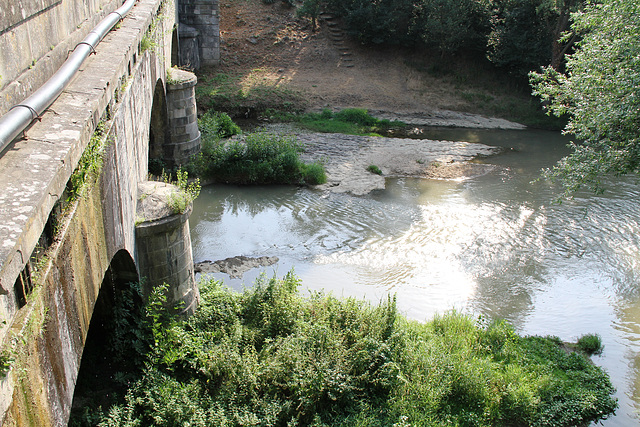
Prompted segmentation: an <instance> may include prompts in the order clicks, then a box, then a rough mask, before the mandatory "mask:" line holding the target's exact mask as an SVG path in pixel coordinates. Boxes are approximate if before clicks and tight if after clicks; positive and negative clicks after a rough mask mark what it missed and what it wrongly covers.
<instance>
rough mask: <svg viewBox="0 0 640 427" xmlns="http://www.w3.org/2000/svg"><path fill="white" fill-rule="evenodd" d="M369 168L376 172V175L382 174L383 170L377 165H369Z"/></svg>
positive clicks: (370, 170)
mask: <svg viewBox="0 0 640 427" xmlns="http://www.w3.org/2000/svg"><path fill="white" fill-rule="evenodd" d="M367 170H368V171H369V172H371V173H375V174H376V175H382V170H381V169H380V168H379V167H378V166H376V165H369V166H367Z"/></svg>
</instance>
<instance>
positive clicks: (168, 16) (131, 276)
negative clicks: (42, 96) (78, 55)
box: [0, 0, 218, 426]
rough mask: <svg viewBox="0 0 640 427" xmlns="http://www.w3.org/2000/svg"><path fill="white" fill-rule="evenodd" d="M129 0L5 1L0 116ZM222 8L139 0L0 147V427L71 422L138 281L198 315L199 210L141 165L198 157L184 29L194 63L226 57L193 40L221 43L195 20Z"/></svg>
mask: <svg viewBox="0 0 640 427" xmlns="http://www.w3.org/2000/svg"><path fill="white" fill-rule="evenodd" d="M122 3H123V0H0V54H1V56H0V115H3V117H4V115H6V113H7V112H9V111H11V110H13V109H14V108H16V107H13V106H14V105H17V104H20V103H21V102H22V100H23V99H24V98H26V97H27V96H29V95H31V94H32V93H33V92H34V91H35V90H36V89H37V88H38V87H40V86H41V85H42V84H43V83H45V82H46V81H47V79H49V78H50V77H51V76H52V75H54V74H55V72H56V70H57V69H58V68H59V67H60V66H61V65H62V64H63V63H65V60H66V58H67V56H69V52H71V51H72V50H74V47H75V48H76V49H77V46H80V45H82V44H83V43H84V44H86V43H85V42H84V41H83V38H84V37H85V36H86V37H88V35H91V33H92V29H93V28H94V27H96V25H98V24H99V23H100V22H102V20H103V19H104V18H105V17H107V16H110V15H111V14H112V13H113V11H114V10H116V9H118V8H120V7H121V6H122ZM216 10H217V0H215V2H214V1H212V0H182V3H180V4H179V5H176V4H175V2H174V0H137V1H136V2H135V5H134V6H133V7H132V8H131V10H130V11H129V13H128V14H127V15H125V16H124V17H122V19H119V18H118V20H119V22H118V23H117V24H116V25H115V26H114V27H113V28H112V29H111V30H110V31H109V33H108V34H107V35H106V36H105V37H104V39H103V40H102V41H101V42H100V44H99V45H97V46H96V47H95V48H94V47H92V50H94V52H93V54H91V55H90V56H89V57H88V58H87V59H86V60H85V61H84V63H83V64H82V66H81V67H80V70H79V71H78V72H77V73H76V74H75V76H74V77H73V79H72V80H71V81H70V83H69V84H68V86H66V88H65V89H64V91H63V92H62V93H61V94H60V95H59V96H58V97H57V99H56V100H55V101H54V102H53V104H51V105H50V106H49V107H48V108H46V110H45V111H44V112H43V113H42V114H36V112H34V111H33V108H31V107H28V108H29V109H30V110H31V111H32V112H33V113H34V114H33V115H34V117H33V118H34V120H33V123H32V124H31V125H30V126H29V127H28V128H27V129H26V130H25V131H24V132H23V133H22V134H21V135H19V136H18V137H16V138H15V139H13V140H12V141H10V143H9V144H8V145H6V146H4V147H2V153H1V156H2V157H0V322H1V323H0V424H2V425H7V426H9V425H19V426H23V425H25V426H26V425H30V426H48V425H66V424H67V420H68V417H69V412H70V408H71V403H72V399H73V394H74V387H75V384H76V380H77V376H78V370H79V366H80V362H81V360H82V353H83V348H84V343H85V341H86V338H87V333H88V330H89V327H90V324H91V320H92V315H93V312H94V308H95V305H96V301H97V299H98V295H99V293H100V292H103V293H104V292H110V293H115V292H118V290H119V289H120V286H121V284H123V283H126V282H129V281H135V280H139V279H141V278H145V279H146V283H147V286H149V287H150V286H154V285H155V284H160V283H163V282H167V283H169V284H170V286H171V288H170V299H173V300H175V301H183V302H184V303H185V310H193V309H194V307H195V305H196V304H197V299H198V295H197V288H196V287H195V285H194V280H193V262H192V258H191V243H190V238H189V226H188V216H189V213H190V207H187V208H186V209H184V210H176V209H175V208H171V207H170V206H168V205H167V203H166V201H167V198H166V197H164V199H163V195H162V194H163V191H165V190H166V189H167V187H166V185H165V184H162V183H153V182H149V181H148V165H149V162H150V159H151V161H156V162H163V163H164V164H165V166H167V167H169V168H171V167H175V166H177V165H179V164H181V163H183V162H185V161H186V160H188V158H189V156H190V155H191V154H193V153H194V152H197V151H198V150H199V141H200V137H199V135H200V134H199V131H198V129H197V119H196V108H195V94H194V86H195V75H193V74H191V73H189V72H186V71H182V70H179V69H176V68H172V65H173V64H177V63H179V61H180V56H181V55H180V52H181V50H180V49H179V48H178V44H179V38H178V29H179V25H178V22H179V20H180V21H183V22H187V23H189V24H190V27H189V29H190V31H189V32H187V33H186V34H187V36H186V37H187V38H186V39H185V49H186V50H185V51H186V52H187V53H188V54H189V55H193V54H194V51H195V52H197V51H199V52H200V54H199V56H198V55H196V59H197V60H196V61H193V60H189V61H187V62H186V63H187V65H188V64H193V63H194V62H197V63H198V64H199V63H202V64H204V65H207V64H214V63H215V62H216V61H217V55H218V53H217V46H216V43H217V41H215V40H214V41H211V40H212V39H211V37H209V38H207V37H200V36H199V34H206V33H208V32H211V34H213V33H215V32H216V31H217V21H215V22H213V23H214V27H215V28H214V29H213V30H212V29H211V28H209V27H207V25H204V24H202V22H203V20H204V21H206V22H209V23H210V24H211V22H212V20H215V19H217V11H216ZM178 11H179V12H180V13H178ZM203 15H204V16H205V18H206V17H208V18H207V19H204V18H203ZM206 22H205V23H206ZM199 25H200V26H199ZM85 40H86V39H85ZM183 64H184V62H183ZM17 108H23V107H17ZM38 115H39V117H35V116H38ZM0 130H1V129H0ZM82 182H84V184H82ZM169 188H171V187H169ZM170 191H175V189H173V190H170ZM141 194H144V196H141ZM156 199H160V200H164V203H163V204H161V207H163V206H164V208H165V211H162V213H161V214H159V215H156V216H153V217H150V216H147V214H146V213H140V205H141V204H142V203H141V200H147V201H149V200H156ZM166 209H169V211H166ZM103 284H104V285H105V286H103ZM147 291H148V288H147Z"/></svg>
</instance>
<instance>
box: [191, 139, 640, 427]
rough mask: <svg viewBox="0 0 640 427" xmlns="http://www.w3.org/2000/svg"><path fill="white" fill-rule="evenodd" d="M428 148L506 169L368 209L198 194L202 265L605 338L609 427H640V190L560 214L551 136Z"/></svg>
mask: <svg viewBox="0 0 640 427" xmlns="http://www.w3.org/2000/svg"><path fill="white" fill-rule="evenodd" d="M425 136H426V137H429V138H432V139H448V140H462V141H469V142H481V143H484V144H487V145H493V146H502V147H505V148H507V150H506V151H505V152H504V153H503V154H500V155H498V156H495V157H492V158H489V159H485V162H487V163H491V164H494V165H498V166H500V167H499V168H498V170H496V171H495V172H492V173H490V174H488V175H485V176H482V177H478V178H473V179H469V180H460V181H439V180H421V179H387V188H386V190H383V191H376V192H374V193H371V194H370V195H367V196H359V197H356V196H350V195H345V194H332V193H326V192H321V191H315V190H311V189H304V188H295V187H285V186H282V187H281V186H271V187H236V186H222V185H215V186H210V187H206V188H203V190H202V193H201V195H200V197H199V198H198V199H197V200H196V202H195V205H194V211H193V214H192V216H191V220H190V224H191V233H192V243H193V251H194V259H195V261H196V262H198V261H203V260H212V261H215V260H219V259H224V258H228V257H234V256H238V255H245V256H250V257H259V256H265V255H266V256H277V257H278V258H279V259H280V261H279V262H278V264H276V265H273V266H270V267H265V268H263V269H255V270H252V271H250V272H248V273H246V274H245V275H244V277H243V279H230V278H229V276H227V275H225V274H222V273H219V274H215V275H214V276H216V277H218V278H220V279H224V281H225V283H226V284H227V285H229V286H231V287H233V288H235V289H238V290H240V289H242V287H243V286H244V285H245V284H246V286H250V285H251V283H252V282H253V280H254V279H255V278H256V277H257V276H258V275H259V274H260V273H261V272H262V271H264V272H266V274H267V275H269V276H271V275H273V274H277V275H279V276H282V275H284V274H285V273H286V272H287V271H289V270H290V269H292V268H293V269H294V271H295V273H296V274H297V275H298V276H299V277H300V278H301V279H302V281H303V286H304V287H305V288H309V289H314V290H320V289H324V290H325V291H327V292H333V293H334V294H335V295H343V296H356V297H364V298H367V299H369V300H371V301H374V302H377V301H379V300H380V299H382V298H384V297H385V296H386V295H387V294H388V293H395V294H396V295H397V301H398V308H399V310H400V311H401V312H403V313H404V314H405V315H407V316H409V317H411V318H414V319H417V320H425V319H429V318H430V317H431V316H433V314H434V313H442V312H444V311H446V310H450V309H457V310H459V311H464V312H467V313H470V314H472V315H474V316H476V315H482V316H484V317H485V318H487V319H498V318H500V319H506V320H508V321H509V322H510V323H511V324H512V325H514V326H515V328H516V329H517V331H518V332H519V333H521V334H537V335H556V336H559V337H560V338H561V339H563V340H565V341H575V340H576V339H577V338H578V337H580V336H581V335H583V334H586V333H597V334H599V335H600V336H601V337H602V340H603V343H604V345H605V349H604V353H603V354H602V355H601V356H595V357H594V358H593V359H594V362H595V363H596V364H598V365H599V366H602V367H603V368H604V369H606V370H607V372H608V373H609V374H610V375H611V378H612V381H613V383H614V385H615V386H616V388H617V394H616V396H617V397H618V399H619V403H620V408H619V409H618V411H617V414H616V416H614V417H612V418H610V419H608V420H606V421H605V422H604V425H606V426H629V425H636V424H638V418H637V412H638V410H640V357H639V354H640V295H639V290H640V265H639V264H640V235H639V231H640V197H639V195H640V185H639V184H638V182H637V179H636V178H632V177H623V178H612V179H610V180H608V181H606V182H605V185H606V192H605V193H604V194H603V195H593V194H591V193H587V192H584V193H579V194H578V195H577V196H576V197H575V198H574V199H573V200H570V201H565V202H563V203H562V204H559V205H558V204H554V203H553V201H554V199H555V198H556V196H557V194H558V189H557V188H555V187H554V186H553V185H550V184H549V183H547V182H536V183H532V181H533V180H534V179H535V178H536V177H537V176H538V175H539V172H540V169H541V168H542V167H549V166H551V165H553V164H554V163H555V161H556V160H557V159H559V158H560V157H561V156H562V155H564V154H566V153H567V152H568V151H567V148H566V143H567V140H566V139H564V138H563V137H562V136H561V135H559V134H557V133H553V132H545V131H489V130H481V131H479V130H459V129H442V130H432V131H429V134H428V135H425Z"/></svg>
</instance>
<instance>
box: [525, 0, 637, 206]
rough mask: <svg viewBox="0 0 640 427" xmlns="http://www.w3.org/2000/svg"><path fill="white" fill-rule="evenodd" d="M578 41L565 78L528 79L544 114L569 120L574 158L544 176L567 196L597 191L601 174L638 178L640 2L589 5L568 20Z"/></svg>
mask: <svg viewBox="0 0 640 427" xmlns="http://www.w3.org/2000/svg"><path fill="white" fill-rule="evenodd" d="M573 20H574V24H573V28H574V30H575V31H576V32H578V33H579V34H580V36H581V40H580V41H579V42H578V43H577V45H576V51H575V53H574V54H572V55H570V56H569V57H568V59H567V64H566V73H560V72H558V71H557V70H555V69H553V68H552V67H547V68H546V69H544V70H543V71H542V72H541V73H532V74H531V75H530V79H531V83H532V86H533V89H534V90H533V93H534V94H535V95H539V96H540V97H541V98H542V100H543V101H544V102H546V103H548V104H547V108H548V111H549V113H551V114H554V115H556V116H562V115H568V118H569V120H568V124H567V126H566V128H565V132H566V133H568V134H572V135H574V136H575V137H576V138H577V142H573V143H572V148H573V152H572V153H571V154H570V155H568V156H567V157H565V158H563V159H561V160H560V161H559V162H558V164H557V165H556V166H555V167H554V168H552V169H550V170H547V171H545V176H547V177H548V178H550V179H552V180H558V181H560V182H561V183H563V184H564V186H565V190H566V195H570V194H572V193H573V192H575V191H576V190H578V189H579V188H580V187H582V186H587V187H589V188H591V189H593V190H595V191H596V192H600V191H602V186H601V178H602V177H603V176H604V175H606V174H615V175H622V174H627V173H637V172H640V42H639V40H640V3H639V2H638V1H637V0H602V1H601V2H598V3H596V2H595V1H594V2H590V3H589V4H588V6H587V7H586V8H585V10H584V11H583V12H577V13H574V14H573Z"/></svg>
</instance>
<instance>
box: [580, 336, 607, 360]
mask: <svg viewBox="0 0 640 427" xmlns="http://www.w3.org/2000/svg"><path fill="white" fill-rule="evenodd" d="M576 347H577V348H578V350H580V351H583V352H584V353H586V354H588V355H592V354H600V353H602V350H603V349H604V346H603V345H602V339H601V338H600V335H597V334H586V335H583V336H581V337H580V338H578V342H577V343H576Z"/></svg>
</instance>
